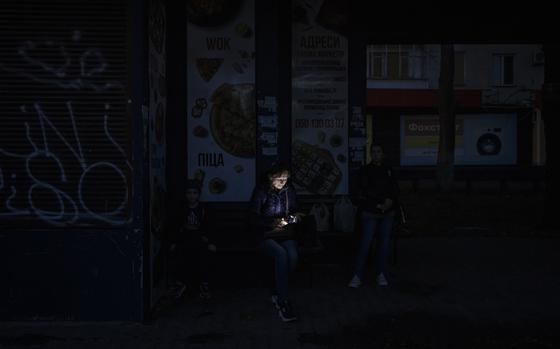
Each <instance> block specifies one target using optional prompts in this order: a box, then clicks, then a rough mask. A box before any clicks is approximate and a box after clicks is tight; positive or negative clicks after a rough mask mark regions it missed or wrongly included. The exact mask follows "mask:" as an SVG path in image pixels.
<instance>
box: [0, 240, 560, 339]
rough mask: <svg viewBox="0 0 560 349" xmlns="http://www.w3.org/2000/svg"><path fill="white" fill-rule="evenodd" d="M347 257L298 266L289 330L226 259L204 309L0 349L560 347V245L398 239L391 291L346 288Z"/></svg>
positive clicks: (247, 274)
mask: <svg viewBox="0 0 560 349" xmlns="http://www.w3.org/2000/svg"><path fill="white" fill-rule="evenodd" d="M335 246H336V244H335ZM333 248H334V247H333ZM342 249H344V253H332V254H326V255H322V256H304V257H303V258H302V261H301V263H300V267H299V269H298V270H297V271H296V273H295V275H294V280H293V283H292V290H293V302H294V305H295V308H296V310H297V312H298V314H299V317H300V318H299V320H298V321H297V322H294V323H288V324H286V323H282V322H281V321H280V320H279V318H278V317H277V315H276V313H275V311H274V310H273V308H272V306H271V304H270V302H269V294H268V290H267V289H266V288H265V287H264V283H263V282H261V281H260V280H259V279H258V275H257V274H254V273H253V274H252V273H251V271H250V270H247V269H246V268H247V265H249V264H247V263H244V262H240V263H236V260H235V258H239V257H235V256H234V255H232V256H229V257H228V258H227V259H229V263H227V264H222V265H227V267H224V268H222V269H221V274H219V275H218V276H219V277H220V275H221V277H223V279H222V281H221V282H217V283H215V289H214V292H213V298H212V300H210V301H208V302H203V301H201V300H199V299H198V298H197V297H196V295H190V296H187V297H185V298H184V299H181V300H179V301H176V302H166V303H163V304H162V307H161V309H160V311H159V312H158V313H157V318H156V319H155V320H154V321H153V323H151V324H147V325H146V324H134V323H59V322H58V323H33V324H32V323H3V324H0V347H1V348H104V349H110V348H119V349H124V348H255V349H261V348H415V349H418V348H493V349H495V348H558V347H560V313H559V311H560V297H559V295H560V277H559V275H560V263H558V259H559V256H560V253H559V251H560V239H558V238H545V237H540V238H536V237H532V238H513V237H454V238H451V237H441V238H437V237H436V238H427V237H423V238H415V237H410V238H403V239H401V240H400V241H399V245H398V252H399V255H398V263H397V264H396V265H391V267H390V272H389V275H388V276H389V281H390V283H391V285H390V286H389V287H386V288H380V287H378V286H376V285H375V283H374V282H373V276H372V275H368V276H367V278H366V280H365V284H364V285H363V286H362V287H361V288H359V289H350V288H348V287H346V284H347V282H348V281H349V278H350V276H351V275H350V272H349V271H350V261H351V253H349V252H350V251H348V247H347V246H344V245H338V251H342ZM335 252H336V250H335ZM222 263H223V262H222ZM234 274H237V275H239V277H236V278H232V277H231V276H232V275H234ZM228 276H229V278H228Z"/></svg>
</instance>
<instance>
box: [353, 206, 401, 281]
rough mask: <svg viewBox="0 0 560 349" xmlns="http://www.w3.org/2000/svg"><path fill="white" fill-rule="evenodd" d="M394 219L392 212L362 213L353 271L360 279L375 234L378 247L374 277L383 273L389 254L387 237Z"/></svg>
mask: <svg viewBox="0 0 560 349" xmlns="http://www.w3.org/2000/svg"><path fill="white" fill-rule="evenodd" d="M394 217H395V212H394V211H391V212H388V213H385V214H384V215H375V214H373V213H369V212H363V213H362V239H361V241H360V245H359V246H358V255H357V256H356V269H355V271H354V274H355V275H356V276H357V277H359V278H360V279H361V278H362V276H363V274H364V267H365V264H366V260H367V256H368V253H369V251H370V249H371V244H372V241H373V237H374V235H376V233H377V239H378V241H379V244H378V245H379V246H378V251H377V254H376V258H375V275H379V274H381V273H385V267H386V260H387V255H388V252H389V236H390V234H391V229H392V228H393V219H394Z"/></svg>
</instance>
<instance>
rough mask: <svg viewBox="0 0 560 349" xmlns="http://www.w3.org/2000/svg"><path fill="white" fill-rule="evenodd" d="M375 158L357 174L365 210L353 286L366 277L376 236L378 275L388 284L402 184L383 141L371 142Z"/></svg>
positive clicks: (377, 280) (361, 208) (359, 201)
mask: <svg viewBox="0 0 560 349" xmlns="http://www.w3.org/2000/svg"><path fill="white" fill-rule="evenodd" d="M370 150H371V162H370V163H369V164H367V165H365V166H363V167H362V168H361V169H360V171H359V175H358V178H357V183H356V184H357V186H358V188H357V191H358V193H359V194H358V195H356V196H357V197H356V199H357V201H358V203H359V206H360V211H361V223H362V224H361V226H362V234H361V239H360V243H359V245H358V251H357V254H356V262H355V267H354V275H353V277H352V280H350V283H349V284H348V286H349V287H353V288H357V287H360V285H361V284H362V280H363V274H364V269H365V263H366V260H367V257H368V253H369V251H370V250H371V246H372V241H373V238H374V236H376V237H377V239H378V240H379V244H378V250H377V253H376V258H375V276H376V282H377V284H378V285H379V286H388V285H389V283H388V281H387V273H386V264H387V262H386V261H387V255H388V252H389V240H390V234H391V231H392V228H393V221H394V219H395V211H396V209H397V207H398V205H397V197H398V186H397V182H396V181H395V180H394V178H393V173H392V169H391V167H390V166H388V165H387V164H386V162H385V155H384V153H383V148H382V147H381V145H379V144H375V143H374V144H372V145H371V148H370Z"/></svg>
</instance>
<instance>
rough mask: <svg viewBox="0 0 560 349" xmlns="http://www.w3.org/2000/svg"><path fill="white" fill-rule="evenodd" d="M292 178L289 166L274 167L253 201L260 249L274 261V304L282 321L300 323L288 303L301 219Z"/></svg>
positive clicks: (296, 257) (257, 190)
mask: <svg viewBox="0 0 560 349" xmlns="http://www.w3.org/2000/svg"><path fill="white" fill-rule="evenodd" d="M289 177H290V171H289V169H288V167H287V166H285V165H280V164H277V165H275V166H273V168H272V169H271V170H270V171H269V172H268V173H267V176H266V179H265V181H264V182H265V183H263V184H262V185H260V186H258V187H257V188H255V190H254V192H253V197H252V199H251V211H252V213H253V218H254V220H253V222H254V232H255V240H256V243H257V246H258V248H259V250H260V251H261V252H262V253H263V254H264V255H266V256H268V257H271V258H273V259H274V270H275V285H274V287H273V288H272V303H273V305H274V306H275V307H276V309H278V315H279V316H280V318H281V319H282V321H294V320H296V316H295V314H294V312H293V310H292V306H291V304H290V302H289V299H288V279H289V273H290V272H291V271H293V270H294V269H295V267H296V264H297V260H298V252H297V250H298V246H297V242H296V240H295V231H296V229H295V223H296V222H297V221H298V218H299V215H296V213H295V211H296V208H297V202H296V192H295V189H294V188H293V187H292V185H291V184H289V182H288V179H289Z"/></svg>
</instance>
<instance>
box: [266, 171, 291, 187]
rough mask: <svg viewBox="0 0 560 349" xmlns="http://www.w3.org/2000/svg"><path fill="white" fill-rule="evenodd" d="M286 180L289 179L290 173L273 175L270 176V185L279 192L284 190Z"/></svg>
mask: <svg viewBox="0 0 560 349" xmlns="http://www.w3.org/2000/svg"><path fill="white" fill-rule="evenodd" d="M288 178H290V173H289V172H288V171H284V172H280V173H275V174H273V175H272V176H270V183H271V184H272V187H273V188H274V189H277V190H280V189H282V188H284V186H285V185H286V183H287V182H288Z"/></svg>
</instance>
